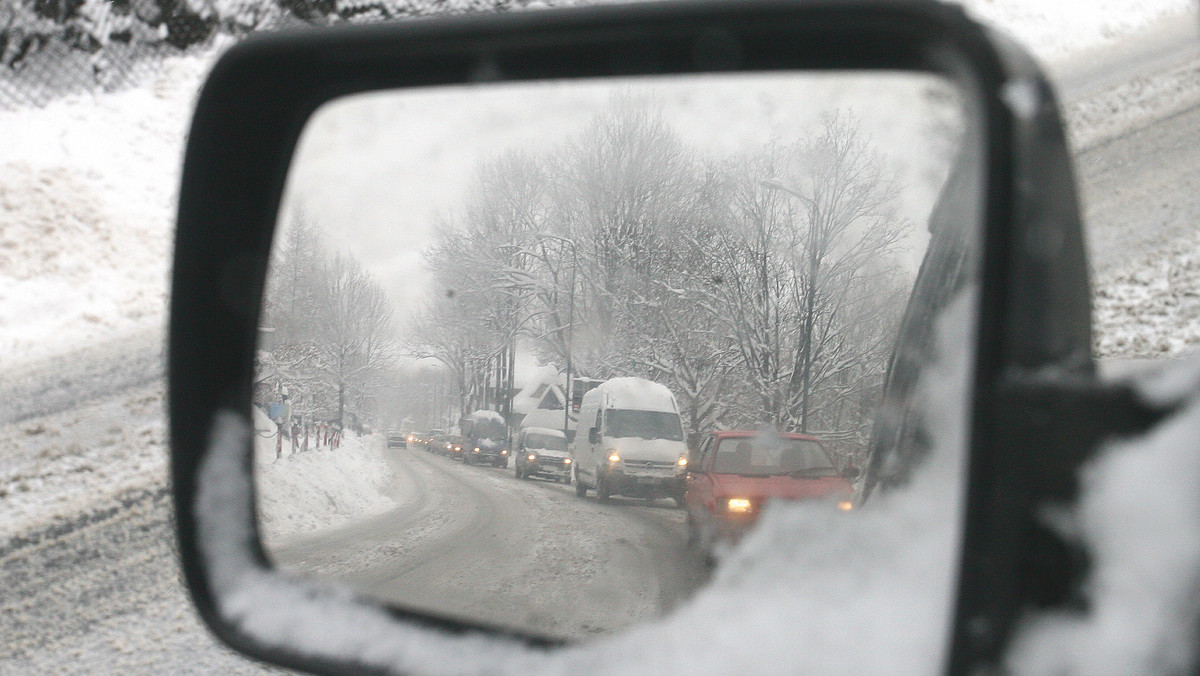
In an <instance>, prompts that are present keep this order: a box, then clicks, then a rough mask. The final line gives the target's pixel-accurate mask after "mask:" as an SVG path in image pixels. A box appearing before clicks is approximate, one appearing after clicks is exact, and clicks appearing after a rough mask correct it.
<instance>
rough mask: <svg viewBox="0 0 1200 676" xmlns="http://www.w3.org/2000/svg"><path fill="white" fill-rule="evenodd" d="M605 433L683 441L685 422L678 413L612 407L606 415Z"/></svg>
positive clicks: (608, 434) (616, 435) (615, 435)
mask: <svg viewBox="0 0 1200 676" xmlns="http://www.w3.org/2000/svg"><path fill="white" fill-rule="evenodd" d="M604 433H605V434H606V435H607V436H610V437H618V438H620V437H641V438H642V439H669V440H671V441H683V424H682V423H681V422H680V421H679V414H678V413H667V412H665V411H624V410H619V409H610V410H609V411H608V412H607V413H606V414H605V416H604Z"/></svg>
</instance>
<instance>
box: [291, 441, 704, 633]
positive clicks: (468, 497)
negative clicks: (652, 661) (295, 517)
mask: <svg viewBox="0 0 1200 676" xmlns="http://www.w3.org/2000/svg"><path fill="white" fill-rule="evenodd" d="M373 441H374V442H375V443H376V444H379V442H380V440H379V439H378V438H375V439H374V440H373ZM382 452H384V454H385V457H386V458H387V461H388V463H389V465H390V467H391V470H392V474H393V477H394V480H395V482H396V485H395V486H394V490H395V495H396V498H397V505H396V507H395V509H392V510H390V511H388V512H386V513H384V514H380V515H377V516H373V517H370V518H368V519H364V520H361V521H358V522H354V523H351V524H347V525H345V526H343V527H341V528H337V529H333V530H327V531H323V532H321V533H319V534H317V535H314V536H306V537H303V538H293V539H291V540H288V541H284V542H280V543H278V544H277V545H275V546H271V543H268V551H269V552H270V553H271V556H272V558H274V559H275V561H276V562H277V563H279V564H282V565H284V566H286V567H290V568H294V569H298V570H301V571H305V572H309V573H319V574H321V575H324V576H328V577H331V578H333V579H337V580H340V581H342V582H343V583H345V584H348V585H349V586H350V587H351V588H353V589H355V590H358V591H360V592H362V593H364V594H366V595H368V596H371V597H374V598H384V599H388V600H391V601H394V602H396V603H400V604H403V605H407V606H410V607H419V608H424V609H427V610H431V611H434V612H437V613H439V614H443V615H447V616H459V617H463V616H466V617H476V618H480V619H482V620H484V621H487V622H493V623H495V624H497V625H507V626H515V627H518V628H523V629H525V630H528V631H532V632H534V633H539V634H543V635H548V636H558V637H563V638H580V637H583V636H587V635H590V634H594V633H597V632H607V631H611V630H614V629H617V628H620V627H624V626H627V625H629V624H632V623H634V622H636V621H639V620H644V619H649V618H653V617H658V616H660V615H662V614H663V613H665V612H666V611H668V610H670V609H671V608H672V607H674V606H675V605H676V604H677V603H679V602H680V601H682V600H684V599H686V598H687V597H689V596H691V594H692V592H693V591H694V590H695V588H696V587H697V586H699V585H700V584H701V583H702V582H703V581H704V580H705V579H706V578H707V572H708V571H707V568H706V566H704V564H703V561H702V560H701V558H700V556H699V555H698V554H697V553H696V552H695V551H693V550H689V549H688V548H687V545H686V534H685V529H684V515H683V511H682V510H680V509H675V508H673V507H672V506H671V502H670V501H669V500H658V501H654V502H652V503H646V502H644V501H642V500H631V499H623V498H616V499H614V500H613V501H612V502H611V503H608V504H603V503H600V502H598V501H596V500H594V499H588V500H581V499H579V498H578V497H576V496H575V491H574V489H573V488H572V487H570V486H565V485H562V484H556V483H550V482H546V481H538V480H532V481H521V480H518V479H517V478H516V477H515V476H514V475H513V471H512V470H511V469H508V468H504V469H500V468H495V467H466V466H463V465H462V464H461V463H458V462H455V461H452V460H451V459H449V458H445V457H441V456H435V455H431V454H429V453H427V452H425V451H424V450H409V449H388V450H386V451H382Z"/></svg>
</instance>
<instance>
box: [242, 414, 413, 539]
mask: <svg viewBox="0 0 1200 676" xmlns="http://www.w3.org/2000/svg"><path fill="white" fill-rule="evenodd" d="M254 426H255V436H254V450H255V461H254V469H255V480H256V481H257V485H258V515H259V523H260V525H261V526H262V529H263V539H264V541H267V542H271V541H277V540H279V539H282V538H286V537H290V536H293V535H299V534H301V533H309V532H312V531H317V530H324V529H326V528H331V527H333V526H337V525H340V524H343V523H347V522H349V521H353V520H355V519H359V518H362V517H366V516H372V515H375V514H380V513H382V512H385V511H387V510H388V509H390V508H391V507H392V506H393V505H394V503H393V501H392V499H391V498H389V497H388V496H387V492H388V487H389V486H390V485H391V481H392V472H391V470H390V469H388V466H387V463H386V462H384V459H383V444H384V442H383V438H382V437H381V436H380V435H377V434H372V435H369V436H366V437H358V436H356V435H354V434H353V433H351V432H348V431H347V432H345V433H344V435H343V437H342V443H341V445H340V446H338V447H337V448H330V447H328V446H320V447H316V448H314V449H312V450H309V451H306V452H302V453H301V452H293V450H292V448H291V443H290V442H289V441H288V440H286V439H285V440H284V443H283V457H282V458H279V459H278V460H276V458H275V444H276V437H275V435H276V431H275V423H273V422H271V420H270V418H268V417H267V416H266V414H264V413H263V412H262V411H261V410H259V409H257V408H255V409H254ZM313 445H314V446H315V440H314V441H313Z"/></svg>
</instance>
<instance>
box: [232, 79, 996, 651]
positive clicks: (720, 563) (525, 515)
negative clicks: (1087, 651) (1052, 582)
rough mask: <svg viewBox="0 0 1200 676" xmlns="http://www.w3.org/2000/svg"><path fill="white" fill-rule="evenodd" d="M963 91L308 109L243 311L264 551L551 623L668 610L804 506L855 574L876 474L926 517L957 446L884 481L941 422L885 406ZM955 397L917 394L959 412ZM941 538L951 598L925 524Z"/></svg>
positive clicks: (941, 500) (959, 221) (966, 339)
mask: <svg viewBox="0 0 1200 676" xmlns="http://www.w3.org/2000/svg"><path fill="white" fill-rule="evenodd" d="M967 100H969V97H967V96H965V95H964V94H963V92H961V91H959V90H958V89H957V88H956V86H955V85H954V84H953V83H952V82H949V81H947V80H945V79H943V78H940V77H937V76H933V75H928V74H914V73H901V72H821V73H803V72H799V73H797V72H792V73H741V74H723V75H705V76H677V77H647V78H625V79H617V80H585V81H556V82H527V83H489V84H473V85H465V86H457V87H444V88H430V89H416V90H405V91H390V92H377V93H371V94H368V95H359V96H354V97H348V98H345V99H339V100H336V101H334V102H331V103H329V104H327V105H325V106H324V107H323V108H321V109H320V110H319V111H318V112H317V113H316V114H315V115H314V116H313V117H312V118H311V119H310V120H309V122H308V125H307V127H306V129H305V130H304V132H303V135H302V138H301V141H300V143H299V145H298V147H297V150H296V154H295V156H294V158H293V164H292V166H291V168H290V171H289V175H288V180H287V187H286V191H285V195H284V200H283V205H282V207H281V211H280V216H279V222H278V230H277V233H276V237H275V245H274V252H273V256H272V259H271V265H270V274H269V278H268V283H267V291H266V296H265V301H264V303H265V304H264V308H263V319H262V326H261V335H260V344H259V351H258V377H257V382H256V386H255V387H256V390H255V410H254V416H255V421H256V428H257V432H258V437H257V439H256V458H255V478H256V482H257V491H258V496H259V510H258V516H259V522H260V526H261V529H262V535H263V539H264V543H265V546H266V549H267V551H268V553H269V556H270V557H271V558H272V560H273V561H274V562H275V563H276V565H278V566H280V567H282V568H285V569H288V570H291V571H295V572H296V573H298V574H303V575H308V576H313V577H317V578H322V579H329V580H336V581H338V582H339V583H341V584H343V585H346V586H348V587H350V588H352V589H354V590H356V591H358V592H360V593H362V594H365V595H369V596H371V597H375V598H378V599H382V600H386V601H388V602H390V603H394V604H397V605H400V606H404V607H409V608H417V609H421V610H425V611H429V612H434V613H437V614H441V615H445V616H450V617H458V618H470V619H472V620H475V621H481V622H485V623H490V624H499V625H504V626H508V627H512V628H516V629H519V630H524V631H529V632H534V633H538V634H542V635H549V636H554V637H563V638H569V639H578V638H581V637H587V636H589V635H594V634H598V633H604V632H610V631H612V630H615V629H618V628H621V627H624V626H627V625H629V624H631V623H635V622H638V621H641V620H645V619H649V618H654V617H658V616H661V615H663V614H664V613H667V612H668V611H670V610H671V609H672V608H675V607H676V606H678V605H679V604H680V603H681V602H682V601H683V600H685V599H687V598H688V597H690V596H692V595H693V594H694V593H696V592H697V591H698V590H700V589H702V588H703V587H704V586H705V585H706V584H708V583H709V582H710V581H711V580H713V579H714V577H715V576H718V575H720V574H721V573H722V571H723V570H724V569H725V568H726V567H728V566H732V565H734V564H733V563H731V562H734V561H739V560H743V561H744V560H745V557H754V556H759V555H761V553H762V552H763V551H771V550H770V548H769V547H763V546H759V547H757V548H754V547H751V546H749V545H748V543H749V542H750V541H751V540H753V539H754V538H756V537H757V538H760V540H761V539H762V538H767V537H774V536H770V535H769V534H768V535H763V534H761V533H760V531H761V530H762V529H765V528H767V527H768V526H766V525H763V524H765V523H767V522H769V521H770V520H771V519H772V518H773V517H772V515H773V513H775V512H779V513H781V514H782V513H784V511H785V510H786V509H789V508H795V509H799V508H800V507H795V506H796V505H803V509H807V510H810V511H811V512H812V514H813V515H815V516H813V517H812V518H814V519H817V520H818V521H821V522H822V523H826V525H825V526H822V528H824V529H825V530H826V531H829V529H831V528H832V529H834V530H836V531H837V532H840V533H842V536H839V537H837V538H832V537H820V538H815V539H814V540H813V541H812V542H807V543H805V545H804V547H805V551H807V552H819V551H820V549H821V547H824V546H829V547H835V548H841V549H840V550H838V551H841V553H838V552H837V551H833V550H831V553H830V554H829V555H828V556H826V557H824V563H823V564H822V563H818V564H805V565H806V566H808V569H807V570H808V572H807V575H808V576H809V577H810V578H811V579H813V580H821V579H822V576H825V577H828V578H829V579H831V580H842V582H839V583H837V584H823V585H822V587H823V588H824V589H826V590H827V591H828V592H829V593H830V594H832V595H833V596H836V595H837V593H840V592H837V593H835V592H833V591H832V590H835V589H839V590H840V589H851V590H853V585H852V584H850V583H848V582H846V581H845V580H851V581H852V580H853V579H855V576H856V575H857V576H861V571H856V570H855V568H854V566H848V565H842V564H839V563H837V562H838V561H839V560H841V561H845V560H846V557H845V556H844V554H845V552H844V551H842V550H845V549H846V548H847V547H849V548H851V550H854V551H857V558H856V560H863V561H868V563H867V564H864V565H870V563H869V562H870V561H872V560H875V559H879V560H884V559H887V560H895V556H894V552H893V553H889V552H886V551H882V550H880V549H879V548H878V543H877V538H875V537H874V536H872V535H870V534H869V533H866V534H863V535H861V536H858V535H855V534H854V532H855V531H854V529H855V528H866V529H867V530H868V531H871V532H882V531H888V529H889V528H890V529H891V531H892V532H903V529H905V528H912V527H913V526H912V523H913V516H912V513H911V510H909V511H904V510H900V509H899V508H896V507H895V504H898V503H896V501H889V500H887V499H885V498H883V497H880V496H881V495H882V494H883V493H886V491H882V490H878V487H882V486H892V485H903V486H907V487H908V489H909V490H917V489H918V488H920V489H921V490H926V491H929V492H930V496H931V497H930V501H931V504H934V505H936V510H934V512H935V516H934V517H933V518H934V519H935V520H937V521H938V522H945V523H953V521H954V518H955V512H954V509H955V505H956V500H957V499H958V497H959V493H960V490H961V489H960V482H959V481H958V475H957V474H956V472H957V469H953V468H956V467H957V466H958V465H957V464H956V463H955V462H954V461H951V462H950V463H949V464H948V465H947V466H949V467H951V468H952V469H951V470H947V471H949V472H951V473H950V474H948V475H946V476H947V477H948V478H945V479H944V480H939V481H927V482H924V483H922V482H920V481H915V480H913V475H914V474H918V473H919V472H914V471H913V468H914V467H917V468H920V467H921V466H922V465H921V463H920V462H918V460H921V459H922V458H924V457H927V456H928V455H929V453H928V451H929V449H930V448H932V447H934V446H936V443H937V440H938V438H939V437H938V436H937V430H936V429H935V430H933V431H930V430H928V429H925V428H923V427H922V426H921V425H918V424H916V423H914V422H913V420H914V418H913V417H912V416H911V415H909V412H910V411H911V410H914V408H915V407H916V404H915V403H914V402H916V401H917V399H919V397H918V396H917V393H918V392H919V391H920V387H919V383H920V378H919V377H918V376H919V374H920V373H921V372H922V368H923V367H924V365H926V364H927V362H929V361H930V360H931V359H932V358H933V355H934V353H935V352H936V350H933V349H932V348H931V347H930V346H931V345H933V344H934V343H935V342H936V341H935V340H934V338H933V337H932V336H933V333H934V329H933V328H932V327H933V326H935V325H936V319H937V317H938V315H939V314H940V310H941V309H942V307H943V306H945V305H947V304H948V303H949V302H950V299H951V298H952V297H953V296H954V293H955V292H956V291H957V290H959V289H962V288H968V287H969V286H970V284H969V283H970V280H971V277H972V274H973V273H972V269H973V267H972V263H971V258H972V257H971V256H970V252H971V251H973V250H974V248H975V242H976V240H977V239H978V235H977V230H978V221H979V218H978V211H979V200H980V197H979V196H980V189H979V184H980V181H979V176H978V175H979V171H978V169H977V167H974V166H973V164H972V162H970V161H969V160H968V159H967V158H970V157H972V156H973V155H974V154H975V153H977V149H976V148H975V146H977V145H978V138H977V137H978V133H973V132H972V131H971V126H972V124H971V120H972V116H971V114H970V113H969V112H968V108H969V106H968V105H967V103H966V101H967ZM939 242H940V243H939ZM927 252H928V253H929V256H928V259H927ZM930 270H933V271H934V272H929V271H930ZM935 272H936V274H935ZM931 275H932V276H931ZM919 276H922V278H923V279H924V282H923V283H920V284H919V283H918V278H919ZM914 286H923V287H925V297H926V299H927V300H925V301H922V303H923V304H921V305H919V307H917V306H913V307H916V309H913V307H910V305H909V301H908V299H909V297H910V295H911V294H912V293H913V289H914ZM929 298H932V299H933V300H928V299H929ZM906 308H907V311H908V313H909V315H910V319H909V320H907V322H906V321H905V319H904V318H905V314H906ZM961 314H962V316H963V317H969V316H970V314H971V313H970V312H969V311H964V312H962V313H961ZM902 323H903V324H904V326H905V327H906V328H905V329H904V330H902V329H901V326H902ZM902 334H903V335H904V336H905V339H904V341H903V342H904V345H903V346H902V347H901V356H900V357H899V358H898V359H897V360H896V364H898V366H896V367H894V368H893V370H894V371H896V372H897V373H898V374H899V375H898V376H897V378H896V379H897V382H899V383H900V384H899V385H897V386H896V387H894V388H892V389H891V390H889V392H888V393H887V394H886V395H885V391H884V390H885V379H886V377H887V374H888V372H889V364H891V363H892V355H893V349H894V348H895V347H896V344H897V337H898V335H902ZM958 340H959V345H960V346H961V345H969V344H970V342H971V341H970V334H969V333H961V331H960V333H959V334H958ZM964 364H965V362H964V363H959V364H957V366H956V367H955V368H954V369H950V370H947V371H945V372H944V373H943V376H944V377H951V376H953V377H959V376H961V378H962V379H965V377H966V376H965V375H962V374H965V372H966V371H967V369H965V368H963V365H964ZM947 373H948V374H951V375H950V376H946V375H945V374H947ZM962 382H965V380H963V381H962ZM957 391H958V393H959V396H957V397H951V398H950V401H948V402H943V404H942V406H943V408H942V409H941V410H940V411H939V419H941V420H961V419H962V418H963V417H964V416H965V408H966V407H965V402H966V401H967V400H968V399H969V397H967V396H965V392H966V390H965V389H963V388H962V387H960V388H959V390H957ZM952 436H953V435H951V437H952ZM946 443H947V444H949V445H950V446H954V443H953V442H952V441H950V442H946ZM943 450H945V449H943ZM948 452H949V453H950V456H951V457H952V459H953V458H957V457H958V456H961V449H960V448H957V447H952V448H949V451H948ZM955 454H957V455H955ZM925 465H931V463H927V462H926V463H925ZM872 488H875V489H877V490H876V491H875V494H874V495H870V499H865V498H866V497H867V495H868V494H869V493H870V492H871V491H870V490H869V489H872ZM891 509H896V510H897V511H898V512H902V513H898V514H897V515H896V516H895V519H896V521H895V523H894V524H893V525H888V524H889V522H888V519H889V518H892V517H891V516H890V515H889V510H891ZM830 519H832V520H833V521H828V520H830ZM779 523H784V522H782V521H780V522H779ZM756 524H757V526H756ZM829 524H832V525H829ZM863 524H870V526H869V528H868V527H867V526H864V525H863ZM759 527H761V528H759ZM777 527H781V526H778V524H777ZM871 529H874V530H873V531H872V530H871ZM817 530H819V529H817ZM814 532H816V531H814ZM938 532H939V533H942V535H941V537H942V538H943V540H944V542H942V544H941V545H939V546H938V547H934V548H933V550H934V551H936V552H939V553H940V554H939V556H940V557H941V558H940V559H939V561H942V563H943V564H944V565H941V567H938V566H933V569H934V570H935V571H937V572H936V574H937V575H941V576H942V578H940V581H939V582H937V584H935V585H934V587H936V586H937V585H938V584H941V585H944V590H943V591H942V592H940V593H943V594H947V595H948V590H949V586H950V583H951V580H950V570H951V567H952V563H951V561H952V559H953V552H954V547H955V544H954V537H955V533H954V528H953V527H944V528H942V529H941V530H939V531H938ZM893 539H895V538H893ZM917 541H919V542H920V543H921V544H920V546H921V547H922V548H925V549H928V548H929V542H928V540H927V539H919V538H918V540H917ZM760 544H761V543H760ZM939 547H940V548H939ZM855 548H857V550H855ZM852 553H853V552H852ZM738 557H743V559H739V558H738ZM811 560H812V561H821V560H822V557H821V556H817V555H814V556H813V558H812V559H811ZM739 565H740V564H739ZM922 567H923V568H928V566H922ZM900 584H903V582H901V583H900ZM847 593H850V594H854V593H856V592H854V591H850V592H847ZM913 593H914V594H925V595H927V594H929V593H930V592H929V590H928V589H920V590H916V591H914V592H913ZM830 603H831V604H834V605H836V603H838V601H836V600H831V601H830ZM935 605H936V603H935ZM938 635H939V636H940V635H941V632H940V630H938Z"/></svg>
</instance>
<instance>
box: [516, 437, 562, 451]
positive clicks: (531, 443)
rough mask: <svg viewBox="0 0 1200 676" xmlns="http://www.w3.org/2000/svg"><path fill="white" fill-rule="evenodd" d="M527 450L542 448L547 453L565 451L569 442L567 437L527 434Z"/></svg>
mask: <svg viewBox="0 0 1200 676" xmlns="http://www.w3.org/2000/svg"><path fill="white" fill-rule="evenodd" d="M525 448H540V449H542V450H546V451H565V450H567V440H566V438H565V437H559V436H554V435H550V434H527V435H525Z"/></svg>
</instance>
